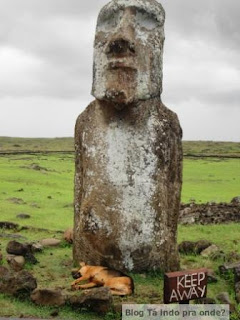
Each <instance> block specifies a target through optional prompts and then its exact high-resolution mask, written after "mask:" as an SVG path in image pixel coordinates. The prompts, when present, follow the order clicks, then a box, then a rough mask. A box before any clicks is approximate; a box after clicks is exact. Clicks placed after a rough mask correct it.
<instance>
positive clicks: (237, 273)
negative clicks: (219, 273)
mask: <svg viewBox="0 0 240 320" xmlns="http://www.w3.org/2000/svg"><path fill="white" fill-rule="evenodd" d="M234 282H235V283H237V282H240V264H239V265H237V266H236V267H235V268H234Z"/></svg>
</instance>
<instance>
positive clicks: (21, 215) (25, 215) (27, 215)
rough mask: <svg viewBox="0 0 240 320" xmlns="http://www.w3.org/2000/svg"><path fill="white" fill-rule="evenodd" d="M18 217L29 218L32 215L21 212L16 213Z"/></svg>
mask: <svg viewBox="0 0 240 320" xmlns="http://www.w3.org/2000/svg"><path fill="white" fill-rule="evenodd" d="M16 218H19V219H29V218H31V216H30V215H29V214H27V213H19V214H17V215H16Z"/></svg>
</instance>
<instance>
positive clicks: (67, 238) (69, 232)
mask: <svg viewBox="0 0 240 320" xmlns="http://www.w3.org/2000/svg"><path fill="white" fill-rule="evenodd" d="M63 238H64V240H65V241H67V242H68V243H73V228H68V229H66V230H65V231H64V234H63Z"/></svg>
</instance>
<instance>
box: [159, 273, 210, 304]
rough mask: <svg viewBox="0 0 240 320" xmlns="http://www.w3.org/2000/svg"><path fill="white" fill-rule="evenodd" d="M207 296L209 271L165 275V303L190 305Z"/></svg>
mask: <svg viewBox="0 0 240 320" xmlns="http://www.w3.org/2000/svg"><path fill="white" fill-rule="evenodd" d="M206 295H207V269H206V268H202V269H195V270H186V271H177V272H170V273H165V275H164V303H173V302H179V303H183V304H184V303H189V300H193V299H194V300H195V299H199V298H204V297H206Z"/></svg>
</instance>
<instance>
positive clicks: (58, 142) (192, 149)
mask: <svg viewBox="0 0 240 320" xmlns="http://www.w3.org/2000/svg"><path fill="white" fill-rule="evenodd" d="M50 151H51V152H57V151H58V152H73V151H74V140H73V138H72V137H69V138H12V137H0V153H5V152H13V153H15V152H50ZM183 153H184V156H193V157H194V156H200V157H201V156H213V157H215V156H221V157H222V156H225V157H236V158H240V142H220V141H219V142H218V141H183Z"/></svg>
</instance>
